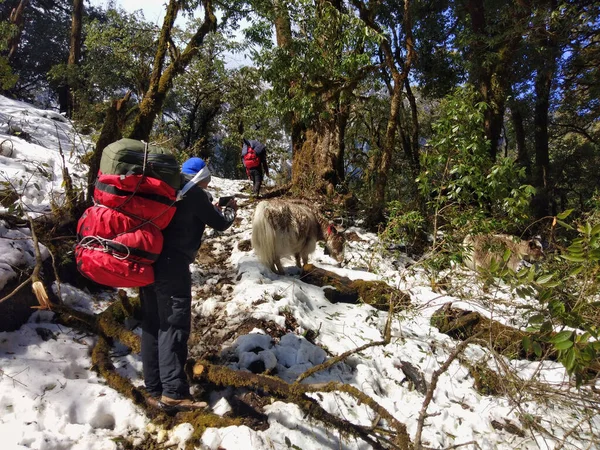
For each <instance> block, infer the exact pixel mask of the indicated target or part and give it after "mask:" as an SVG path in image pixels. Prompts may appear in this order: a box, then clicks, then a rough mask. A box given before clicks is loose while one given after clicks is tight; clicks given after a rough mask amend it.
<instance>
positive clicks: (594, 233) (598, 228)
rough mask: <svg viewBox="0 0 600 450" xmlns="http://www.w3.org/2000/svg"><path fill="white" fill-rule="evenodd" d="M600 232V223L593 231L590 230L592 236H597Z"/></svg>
mask: <svg viewBox="0 0 600 450" xmlns="http://www.w3.org/2000/svg"><path fill="white" fill-rule="evenodd" d="M598 233H600V224H598V225H596V226H594V228H592V231H591V232H590V234H591V235H592V236H596V235H597V234H598Z"/></svg>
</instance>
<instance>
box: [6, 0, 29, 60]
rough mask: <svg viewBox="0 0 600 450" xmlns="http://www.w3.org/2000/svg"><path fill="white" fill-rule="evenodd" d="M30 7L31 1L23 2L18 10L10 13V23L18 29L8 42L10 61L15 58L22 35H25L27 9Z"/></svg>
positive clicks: (25, 0)
mask: <svg viewBox="0 0 600 450" xmlns="http://www.w3.org/2000/svg"><path fill="white" fill-rule="evenodd" d="M27 5H29V0H21V1H20V2H19V4H18V5H17V7H16V8H14V9H13V10H12V11H11V13H10V18H9V21H10V23H11V24H12V25H14V26H15V27H16V31H15V32H14V33H12V34H11V37H10V38H9V40H8V44H7V47H8V59H9V61H10V60H11V59H13V58H14V57H15V55H16V54H17V50H18V49H19V42H21V35H22V34H23V28H24V27H25V14H24V13H25V8H26V7H27Z"/></svg>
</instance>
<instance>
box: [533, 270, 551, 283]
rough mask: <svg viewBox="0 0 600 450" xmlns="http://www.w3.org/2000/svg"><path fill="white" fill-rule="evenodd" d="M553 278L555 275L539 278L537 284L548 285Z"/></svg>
mask: <svg viewBox="0 0 600 450" xmlns="http://www.w3.org/2000/svg"><path fill="white" fill-rule="evenodd" d="M553 276H554V274H553V273H551V274H548V275H542V276H541V277H539V278H538V279H537V280H536V283H538V284H546V283H547V282H548V281H550V280H551V279H552V277H553Z"/></svg>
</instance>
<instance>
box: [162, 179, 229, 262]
mask: <svg viewBox="0 0 600 450" xmlns="http://www.w3.org/2000/svg"><path fill="white" fill-rule="evenodd" d="M182 181H183V182H184V184H185V182H187V180H185V179H184V180H182ZM227 209H229V210H230V211H226V212H227V214H226V215H227V216H228V217H225V215H223V213H221V211H219V210H218V209H217V208H216V207H215V206H214V205H213V204H212V203H211V199H210V196H209V194H208V193H207V192H206V191H205V190H204V189H202V188H201V187H199V186H197V185H195V186H193V187H192V188H191V189H190V190H189V191H187V192H186V194H185V196H184V197H183V199H182V200H180V201H178V202H177V210H176V212H175V216H173V219H172V220H171V223H169V226H168V227H167V228H165V229H164V230H163V237H164V244H163V250H162V253H161V255H160V259H161V260H164V259H166V258H172V259H173V260H175V261H178V262H179V261H181V262H182V263H185V264H188V265H189V264H191V263H192V262H194V259H195V258H196V254H197V253H198V249H199V248H200V244H201V241H202V234H203V233H204V228H205V226H206V225H208V226H209V227H211V228H214V229H215V230H218V231H224V230H226V229H227V228H229V227H230V226H231V225H232V224H233V219H234V218H235V214H234V213H231V212H232V211H233V210H231V209H230V208H227Z"/></svg>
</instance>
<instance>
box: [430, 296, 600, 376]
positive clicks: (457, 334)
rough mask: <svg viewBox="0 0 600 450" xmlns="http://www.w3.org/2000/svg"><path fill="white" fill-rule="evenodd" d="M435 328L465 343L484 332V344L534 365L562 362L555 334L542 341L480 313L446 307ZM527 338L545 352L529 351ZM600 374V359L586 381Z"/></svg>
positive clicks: (439, 312) (435, 318)
mask: <svg viewBox="0 0 600 450" xmlns="http://www.w3.org/2000/svg"><path fill="white" fill-rule="evenodd" d="M431 325H432V326H434V327H436V328H437V329H438V330H440V332H441V333H444V334H447V335H448V336H450V337H452V338H454V339H459V340H461V341H464V340H465V339H468V338H469V337H470V336H473V335H474V334H477V333H479V332H483V338H482V339H481V340H480V343H481V344H482V345H485V346H486V347H488V348H490V349H492V350H494V351H495V352H497V353H499V354H501V355H503V356H506V357H507V358H510V359H527V360H530V361H542V360H551V361H556V360H557V359H558V353H557V351H556V349H555V348H554V346H553V345H552V344H551V343H550V342H548V340H549V339H551V338H552V336H553V335H554V334H555V333H550V334H549V335H548V336H546V338H545V339H544V340H542V339H539V338H537V336H536V335H535V334H533V333H529V332H527V331H521V330H517V329H516V328H513V327H510V326H508V325H504V324H501V323H500V322H498V321H496V320H491V319H488V318H486V317H483V316H482V315H481V314H479V313H477V312H474V311H466V310H463V309H460V308H453V307H452V304H451V303H447V304H445V305H444V306H442V307H441V308H440V309H438V310H437V311H436V312H435V313H434V314H433V316H432V317H431ZM526 337H527V338H530V339H531V340H532V341H533V340H535V341H536V343H537V344H539V346H540V347H539V349H540V350H541V351H540V350H538V352H537V353H536V352H534V351H533V349H532V350H526V349H525V347H524V346H523V339H524V338H526ZM598 374H600V358H598V359H596V361H593V362H591V364H590V366H589V367H588V369H587V376H586V378H589V379H593V378H595V377H597V376H598Z"/></svg>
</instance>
